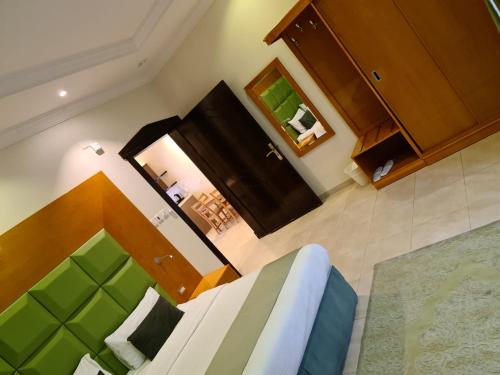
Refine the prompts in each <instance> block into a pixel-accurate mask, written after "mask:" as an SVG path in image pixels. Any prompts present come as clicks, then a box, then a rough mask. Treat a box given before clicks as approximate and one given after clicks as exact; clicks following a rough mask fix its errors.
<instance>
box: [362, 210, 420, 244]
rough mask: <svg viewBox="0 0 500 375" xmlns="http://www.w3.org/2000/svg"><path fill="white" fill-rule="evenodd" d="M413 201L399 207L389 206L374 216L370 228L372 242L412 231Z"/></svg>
mask: <svg viewBox="0 0 500 375" xmlns="http://www.w3.org/2000/svg"><path fill="white" fill-rule="evenodd" d="M413 205H414V203H413V201H406V202H403V203H401V204H398V205H388V206H386V207H385V208H384V209H381V210H379V212H378V213H377V214H376V215H374V216H373V218H372V223H371V227H370V240H371V241H378V240H381V239H383V238H387V237H390V236H392V235H394V234H397V233H401V232H406V231H409V230H410V229H411V224H412V215H413Z"/></svg>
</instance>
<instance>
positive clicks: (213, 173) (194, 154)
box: [119, 81, 321, 269]
mask: <svg viewBox="0 0 500 375" xmlns="http://www.w3.org/2000/svg"><path fill="white" fill-rule="evenodd" d="M166 136H168V137H166ZM157 141H161V142H163V143H160V145H162V144H163V146H158V147H160V148H165V145H166V144H169V145H171V146H172V147H174V146H173V145H174V144H175V151H172V150H174V148H172V150H171V153H172V155H174V154H175V153H178V154H179V151H182V154H183V156H182V157H183V160H184V161H186V159H189V160H190V163H191V164H193V165H194V166H195V167H196V168H197V169H198V172H201V174H202V175H204V178H202V177H200V175H199V173H196V175H197V176H198V180H197V184H198V185H197V186H198V187H200V186H203V184H206V185H205V186H208V184H207V183H206V180H208V181H209V182H210V183H211V185H212V186H213V188H212V186H208V187H207V191H199V192H197V191H196V189H198V188H197V187H196V186H195V185H196V184H195V183H194V182H193V185H192V187H191V188H188V187H186V186H185V185H186V183H185V182H184V183H183V182H182V181H179V180H180V179H181V178H180V177H179V176H180V174H179V175H178V176H177V177H176V176H174V175H173V173H172V171H173V170H174V169H175V167H173V166H170V167H167V166H166V164H155V162H154V161H152V160H153V159H151V161H150V160H146V158H145V157H146V154H145V155H144V158H143V159H141V157H140V155H142V153H143V152H144V151H145V150H147V149H149V148H151V147H152V146H153V145H154V144H155V143H156V142H157ZM119 154H120V156H121V157H122V158H124V159H125V160H127V161H128V162H129V163H130V164H131V165H132V166H133V167H134V168H135V169H136V170H137V171H138V172H139V173H140V174H141V175H142V176H143V177H144V178H145V179H146V180H147V181H148V183H149V184H150V185H151V186H152V187H153V188H154V189H155V190H156V191H157V192H158V194H160V196H162V198H163V199H164V200H165V201H166V202H167V203H168V204H169V205H170V207H172V209H173V210H174V211H175V212H176V213H177V214H178V215H179V216H180V217H181V218H182V219H183V220H184V221H185V222H186V223H187V224H188V225H189V226H190V228H191V229H192V230H193V231H194V232H195V233H196V235H197V236H198V237H199V238H200V239H201V240H202V241H203V242H204V243H205V244H206V245H207V246H208V248H209V249H210V250H211V251H212V252H213V253H214V255H216V256H217V257H218V258H219V259H220V260H221V262H222V263H223V264H231V262H230V260H229V259H228V258H227V257H226V255H225V254H223V252H221V250H220V249H219V248H218V246H221V247H225V245H224V243H226V242H227V243H228V244H234V243H235V241H237V242H236V243H238V244H241V241H243V240H244V238H245V237H243V238H241V237H240V236H238V235H236V234H237V233H238V231H236V230H233V231H231V232H230V231H229V230H228V228H230V227H231V225H234V226H233V228H235V227H236V224H239V223H242V224H241V225H240V229H242V232H245V233H246V232H250V231H249V230H248V228H247V226H248V227H250V228H251V231H252V232H253V235H250V234H249V237H250V238H254V239H255V237H251V236H256V237H257V238H261V237H264V236H266V235H267V234H270V233H272V232H275V231H277V230H278V229H280V228H282V227H284V226H285V225H287V224H289V223H291V222H293V221H294V220H296V219H298V218H299V217H301V216H303V215H305V214H306V213H308V212H310V211H312V210H313V209H315V208H317V207H319V206H320V205H321V200H320V199H319V197H318V196H317V195H316V194H315V193H314V191H313V190H312V189H311V187H310V186H309V185H308V184H307V183H306V182H305V181H304V179H303V178H302V177H301V176H300V175H299V174H298V173H297V171H296V170H295V169H294V168H293V166H292V165H291V164H290V162H289V161H288V160H287V159H286V157H285V156H284V155H283V154H282V153H281V152H280V150H279V149H278V147H277V146H276V145H275V144H274V143H273V142H272V141H271V139H270V138H269V136H268V135H267V134H266V133H265V132H264V131H263V130H262V128H261V127H260V125H259V124H258V123H257V122H256V121H255V119H254V118H253V117H252V116H251V115H250V113H249V112H248V111H247V109H246V108H245V107H244V106H243V104H242V103H241V102H240V101H239V99H238V98H237V97H236V95H234V93H233V92H232V91H231V89H230V88H229V86H228V85H227V84H226V83H225V82H224V81H221V82H220V83H219V84H218V85H217V86H216V87H215V88H214V89H212V91H210V93H208V95H207V96H206V97H205V98H204V99H203V100H202V101H201V102H200V103H198V105H196V106H195V107H194V108H193V109H192V110H191V111H190V112H189V113H188V114H187V115H186V117H185V118H183V119H180V118H179V117H178V116H174V117H170V118H167V119H164V120H160V121H157V122H155V123H151V124H148V125H146V126H144V127H143V128H141V129H140V130H139V132H138V133H137V134H136V135H135V136H134V137H132V139H131V140H130V141H129V142H128V143H127V144H126V145H125V147H124V148H123V149H122V150H121V151H120V152H119ZM163 155H164V157H165V158H167V159H168V157H167V156H165V155H166V154H163ZM179 155H180V154H179ZM179 155H178V156H179ZM136 157H137V159H136ZM159 159H160V157H158V159H155V160H159ZM174 159H175V158H174ZM141 163H142V165H141ZM186 163H187V162H186ZM186 165H187V164H186ZM169 168H170V176H169ZM172 168H174V169H172ZM193 173H195V172H193ZM171 177H172V178H171ZM190 186H191V183H190ZM207 193H208V194H207ZM202 194H203V195H202ZM186 198H189V199H191V201H190V202H188V201H186V202H185V203H183V201H184V200H185V199H186ZM193 199H196V201H193ZM198 201H199V202H200V203H202V204H204V206H205V207H201V208H200V205H197V206H196V207H197V208H200V209H203V210H205V209H206V206H207V204H208V205H212V207H214V209H212V211H215V212H216V214H217V212H218V214H217V215H218V216H220V217H221V219H222V224H221V223H220V222H219V219H218V218H215V217H214V216H212V219H213V222H211V223H205V225H206V224H208V225H209V226H210V229H208V232H207V233H205V232H206V228H205V229H203V225H204V224H201V223H202V221H200V218H199V216H200V215H199V214H198V212H196V210H195V209H194V208H193V207H194V206H195V204H197V203H198ZM203 201H205V203H204V202H203ZM176 202H178V203H176ZM214 202H216V203H217V205H215V204H214ZM224 204H228V205H229V206H230V207H229V206H227V205H226V206H225V207H224ZM183 206H185V208H186V211H187V210H188V209H192V210H193V211H195V213H196V214H197V216H195V213H193V212H190V213H189V215H188V213H186V212H185V210H183V209H182V208H183ZM231 213H233V216H234V218H236V219H241V221H238V220H236V219H234V218H231ZM210 214H212V215H213V212H211V213H210ZM226 214H227V215H228V216H229V218H228V219H227V220H226V219H224V218H223V216H225V215H226ZM190 216H191V217H190ZM192 218H196V219H192ZM196 220H198V221H199V222H198V224H196V223H195V221H196ZM203 221H205V222H206V220H205V219H203ZM235 223H236V224H235ZM243 223H245V224H246V225H244V224H243ZM213 224H215V225H216V226H217V228H218V229H215V228H214V227H213ZM212 229H213V231H212V232H210V231H211V230H212ZM223 229H225V230H223ZM229 233H231V235H228V234H229ZM207 234H208V236H207ZM249 237H246V238H249ZM212 240H213V242H212ZM215 243H217V244H218V246H216V245H215ZM228 247H229V245H228ZM239 247H240V248H241V246H239ZM227 253H229V252H227ZM248 255H249V254H246V256H248ZM231 265H232V264H231ZM233 268H235V267H234V266H233ZM235 269H236V268H235Z"/></svg>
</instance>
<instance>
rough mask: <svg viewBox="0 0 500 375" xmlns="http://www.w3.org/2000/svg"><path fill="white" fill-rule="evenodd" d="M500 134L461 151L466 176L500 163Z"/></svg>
mask: <svg viewBox="0 0 500 375" xmlns="http://www.w3.org/2000/svg"><path fill="white" fill-rule="evenodd" d="M499 150H500V132H498V133H496V134H493V135H490V136H489V137H488V138H485V139H483V140H481V141H479V142H477V143H475V144H473V145H471V146H469V147H467V148H466V149H464V150H462V151H461V154H462V161H463V166H464V173H465V175H466V176H468V175H470V174H472V173H475V172H478V171H480V170H482V169H484V168H487V167H489V166H490V165H493V164H495V163H498V162H500V152H499Z"/></svg>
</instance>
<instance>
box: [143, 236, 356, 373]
mask: <svg viewBox="0 0 500 375" xmlns="http://www.w3.org/2000/svg"><path fill="white" fill-rule="evenodd" d="M356 303H357V297H356V294H355V293H354V291H353V290H352V288H351V287H350V286H349V284H348V283H347V282H346V281H345V280H344V279H343V278H342V276H341V275H340V273H339V272H338V271H337V270H336V269H335V268H333V267H331V266H330V262H329V259H328V255H327V252H326V251H325V250H324V249H323V248H322V247H321V246H319V245H307V246H304V247H303V248H301V249H300V250H298V251H294V252H292V253H290V254H288V255H286V256H284V257H283V258H280V259H279V260H277V261H275V262H273V263H271V264H270V265H268V266H266V267H264V268H262V269H261V270H258V271H255V272H253V273H251V274H249V275H246V276H244V277H242V278H241V279H239V280H237V281H234V282H232V283H230V284H225V285H222V286H220V287H217V288H215V289H212V290H210V291H207V292H205V293H203V294H201V295H200V296H199V297H198V298H196V299H194V300H192V301H190V302H187V303H185V304H182V305H178V308H179V309H181V310H183V311H184V316H183V317H182V319H181V320H180V322H179V323H178V325H177V326H176V328H175V329H174V331H173V332H172V334H171V336H170V337H169V338H168V340H167V341H166V342H165V344H164V346H163V347H162V349H161V350H160V352H159V353H158V355H157V356H156V357H155V358H154V360H153V361H152V362H151V363H147V364H146V365H145V366H144V367H143V369H141V370H140V371H137V372H135V373H133V374H134V375H177V374H191V375H196V374H207V375H212V374H249V375H250V374H251V375H257V374H269V375H271V374H273V375H275V374H283V375H285V374H290V375H291V374H303V375H306V374H307V375H314V374H321V375H327V374H341V373H342V370H343V365H344V361H345V357H346V354H347V348H348V345H349V341H350V337H351V333H352V325H353V321H354V314H355V308H356Z"/></svg>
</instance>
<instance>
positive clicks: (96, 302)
mask: <svg viewBox="0 0 500 375" xmlns="http://www.w3.org/2000/svg"><path fill="white" fill-rule="evenodd" d="M127 315H128V314H127V312H126V311H125V310H124V309H123V308H122V307H121V306H120V305H119V304H118V303H117V302H116V301H115V300H114V299H113V298H111V297H110V296H109V295H108V294H107V293H106V292H105V291H103V290H102V289H100V290H99V291H98V292H97V293H96V294H95V296H94V297H92V299H91V300H90V301H89V302H88V303H87V304H86V305H85V306H84V307H83V308H82V309H81V310H80V311H79V312H78V313H77V315H76V316H75V317H73V318H71V320H70V321H68V323H67V324H66V326H67V327H68V329H69V330H71V332H73V334H74V335H75V336H76V337H78V338H79V339H80V340H81V341H82V342H84V343H85V344H86V345H87V346H88V347H89V348H90V349H92V350H93V351H94V352H96V353H97V352H99V351H100V350H101V349H103V348H104V346H105V344H104V339H105V338H106V337H107V336H109V335H110V334H111V333H113V332H114V331H115V330H116V329H117V328H118V327H119V326H120V324H122V323H123V321H124V320H125V319H126V318H127Z"/></svg>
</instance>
